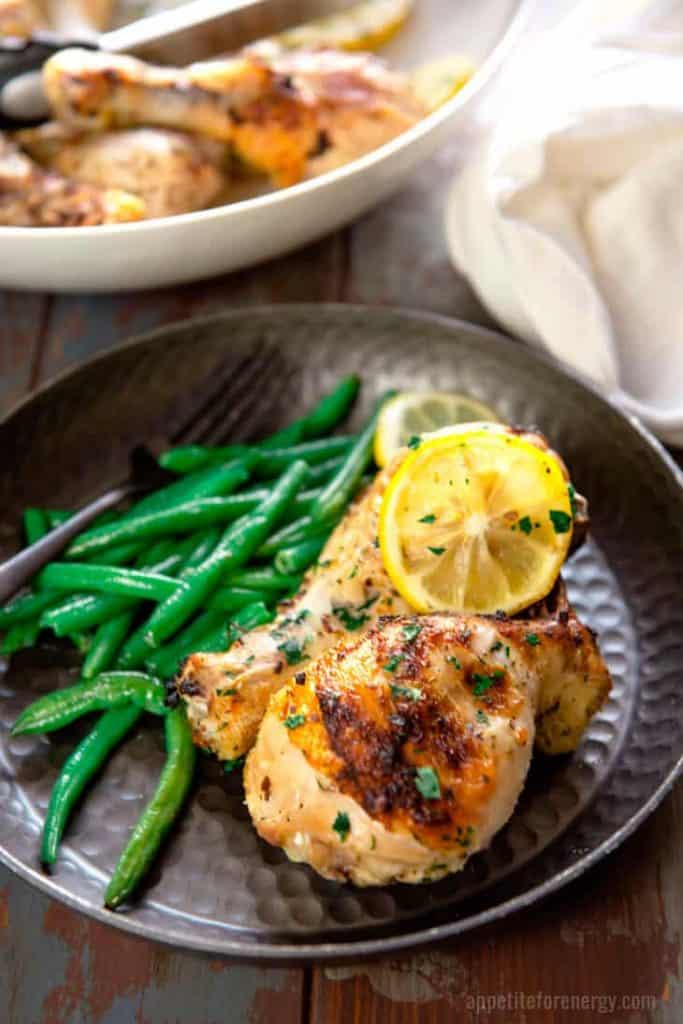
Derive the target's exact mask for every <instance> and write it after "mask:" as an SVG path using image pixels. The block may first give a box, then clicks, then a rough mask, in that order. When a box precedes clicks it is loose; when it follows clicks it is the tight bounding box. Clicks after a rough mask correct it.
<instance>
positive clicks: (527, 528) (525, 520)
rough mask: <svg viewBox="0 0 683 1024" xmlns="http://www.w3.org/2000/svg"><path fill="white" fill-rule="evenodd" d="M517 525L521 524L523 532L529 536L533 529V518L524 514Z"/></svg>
mask: <svg viewBox="0 0 683 1024" xmlns="http://www.w3.org/2000/svg"><path fill="white" fill-rule="evenodd" d="M517 525H518V526H519V528H520V530H521V531H522V533H526V535H527V536H528V535H529V534H530V533H531V531H532V530H533V524H532V522H531V519H530V518H529V516H522V518H521V519H520V520H519V522H518V523H517Z"/></svg>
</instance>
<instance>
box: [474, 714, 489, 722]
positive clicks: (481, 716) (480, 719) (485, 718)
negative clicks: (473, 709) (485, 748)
mask: <svg viewBox="0 0 683 1024" xmlns="http://www.w3.org/2000/svg"><path fill="white" fill-rule="evenodd" d="M475 718H476V719H477V721H478V722H479V724H480V725H488V724H489V716H488V715H487V714H486V712H485V711H477V713H476V715H475Z"/></svg>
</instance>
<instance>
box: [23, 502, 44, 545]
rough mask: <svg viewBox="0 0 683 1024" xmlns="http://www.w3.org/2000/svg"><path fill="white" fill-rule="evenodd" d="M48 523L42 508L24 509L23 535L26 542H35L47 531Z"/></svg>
mask: <svg viewBox="0 0 683 1024" xmlns="http://www.w3.org/2000/svg"><path fill="white" fill-rule="evenodd" d="M49 529H50V525H49V523H48V520H47V516H46V515H45V513H44V512H43V510H42V508H27V509H25V511H24V537H25V539H26V543H27V544H35V542H36V541H37V540H40V538H41V537H44V536H45V534H46V533H47V532H48V531H49Z"/></svg>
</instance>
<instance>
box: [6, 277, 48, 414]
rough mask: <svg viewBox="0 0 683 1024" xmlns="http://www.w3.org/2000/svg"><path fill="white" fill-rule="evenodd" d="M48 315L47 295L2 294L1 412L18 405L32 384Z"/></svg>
mask: <svg viewBox="0 0 683 1024" xmlns="http://www.w3.org/2000/svg"><path fill="white" fill-rule="evenodd" d="M48 312H49V299H47V298H46V297H45V296H44V295H29V294H24V293H22V292H0V409H7V408H9V407H10V406H11V405H14V403H15V402H18V401H19V399H20V398H21V397H22V396H23V395H24V394H25V392H26V391H27V390H28V389H29V387H30V386H31V385H32V383H33V381H32V377H33V372H34V368H35V366H36V361H37V357H38V354H39V351H40V344H41V341H42V338H43V336H44V332H45V327H46V323H47V316H48Z"/></svg>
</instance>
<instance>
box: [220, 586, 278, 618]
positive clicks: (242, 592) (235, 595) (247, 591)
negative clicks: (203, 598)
mask: <svg viewBox="0 0 683 1024" xmlns="http://www.w3.org/2000/svg"><path fill="white" fill-rule="evenodd" d="M271 596H272V595H271ZM254 601H263V602H264V604H265V603H266V602H267V601H268V595H267V594H264V593H263V591H260V590H252V589H251V588H250V587H221V588H220V590H216V591H214V593H213V594H212V595H211V597H210V598H209V599H208V602H207V607H208V608H212V609H216V610H218V611H222V612H236V611H239V609H240V608H244V607H245V605H248V604H253V603H254Z"/></svg>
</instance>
